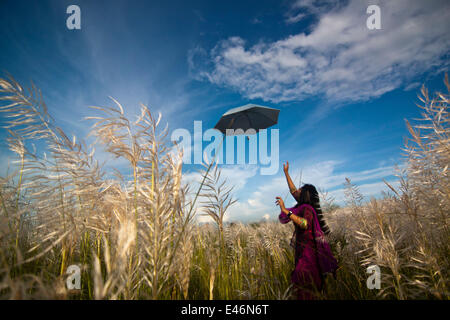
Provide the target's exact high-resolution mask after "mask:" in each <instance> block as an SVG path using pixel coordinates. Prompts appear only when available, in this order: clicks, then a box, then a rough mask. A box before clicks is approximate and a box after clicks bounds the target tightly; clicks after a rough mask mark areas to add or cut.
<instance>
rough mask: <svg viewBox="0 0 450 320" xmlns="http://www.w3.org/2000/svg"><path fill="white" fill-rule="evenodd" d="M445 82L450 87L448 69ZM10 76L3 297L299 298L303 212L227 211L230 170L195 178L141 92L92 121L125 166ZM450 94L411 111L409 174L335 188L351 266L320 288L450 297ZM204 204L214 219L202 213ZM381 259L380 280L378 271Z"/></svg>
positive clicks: (340, 248) (340, 243) (337, 250)
mask: <svg viewBox="0 0 450 320" xmlns="http://www.w3.org/2000/svg"><path fill="white" fill-rule="evenodd" d="M445 84H446V86H447V89H448V90H449V91H450V86H449V83H448V78H447V77H446V79H445ZM0 89H1V96H0V98H1V104H0V111H1V116H2V125H3V126H4V127H6V128H7V130H8V140H7V143H8V146H9V149H10V150H11V151H13V152H14V153H15V155H16V161H15V162H14V163H13V164H11V168H10V170H9V171H8V173H7V174H6V175H5V176H2V177H1V180H0V200H1V208H0V297H1V298H2V299H293V298H294V297H293V290H292V287H291V282H290V274H291V271H292V269H293V268H294V261H293V260H294V252H293V248H292V247H290V245H289V242H290V239H291V236H292V232H293V229H294V228H293V225H292V224H288V225H282V224H280V223H279V222H276V221H267V222H260V223H249V224H242V223H232V224H229V223H224V217H225V216H226V214H227V210H228V209H229V208H230V206H232V205H233V204H234V202H235V200H234V199H235V194H234V193H233V189H232V181H226V180H225V179H223V177H222V176H221V174H220V172H221V171H220V167H218V166H216V165H214V164H210V165H208V166H206V167H205V169H204V170H203V172H202V175H201V177H202V180H201V181H199V183H200V186H201V188H200V189H199V190H197V189H194V188H193V187H192V186H189V185H187V184H185V183H183V179H182V175H183V172H182V161H181V156H182V154H181V152H180V151H179V150H177V148H176V146H174V145H173V144H172V143H171V142H170V141H169V139H168V137H167V133H168V129H167V127H164V125H162V122H163V121H162V120H161V115H159V116H155V115H153V114H152V113H151V112H150V110H149V109H148V108H147V107H145V106H143V105H142V106H141V113H140V115H138V117H137V120H135V121H134V120H130V119H128V118H127V117H126V116H125V113H124V110H123V108H122V106H121V105H120V103H119V102H117V101H115V100H112V102H111V106H109V107H93V108H92V116H91V117H89V119H88V120H90V121H92V122H93V123H95V124H94V125H93V127H92V131H91V132H90V135H91V136H92V137H95V140H96V144H97V145H102V146H103V148H104V150H105V151H106V152H108V153H109V154H110V156H111V158H122V160H123V161H126V163H127V172H123V171H120V172H119V171H118V170H115V171H113V170H111V169H108V170H107V169H105V168H104V166H102V165H100V164H99V163H98V162H97V161H96V160H95V150H94V148H93V147H92V145H86V144H85V143H84V142H83V141H80V140H78V139H76V138H75V137H68V136H67V135H66V134H65V133H64V131H63V130H62V129H61V128H59V127H58V125H57V123H55V121H54V120H53V118H52V117H51V115H50V114H49V113H48V111H47V107H46V105H45V102H44V101H43V99H42V95H41V94H40V91H39V90H38V89H37V88H35V87H33V86H32V87H31V88H30V89H25V88H22V87H21V85H20V84H19V83H17V82H16V81H15V80H14V79H13V78H11V77H9V78H4V79H0ZM448 105H449V92H446V93H433V94H429V93H428V92H427V90H426V89H425V88H423V89H422V91H421V93H420V103H419V105H418V107H419V108H422V118H421V119H420V120H414V119H411V122H406V126H407V128H408V130H409V137H408V139H407V141H405V145H404V146H403V150H404V154H405V156H404V165H403V166H401V170H400V169H399V171H398V181H399V183H398V185H399V187H395V188H394V187H393V186H391V185H389V187H390V190H391V191H390V192H389V193H386V194H385V195H384V196H383V198H380V199H365V198H364V197H363V195H361V193H360V191H359V190H358V187H357V186H356V185H354V184H353V183H352V182H351V177H349V179H347V181H343V182H342V183H343V184H345V185H346V192H345V195H346V200H347V202H346V206H345V207H341V208H337V206H335V205H333V203H332V199H328V198H327V196H326V193H325V194H323V197H322V199H321V204H322V209H323V211H324V216H325V219H326V221H327V223H328V224H329V226H330V229H331V233H330V235H329V239H328V240H329V242H330V245H331V248H332V251H333V253H334V254H335V256H336V258H337V259H338V262H339V269H338V271H337V277H336V278H333V277H332V276H329V277H328V278H327V280H326V282H327V286H326V290H324V291H323V292H318V294H319V296H320V298H321V299H444V300H447V299H448V298H449V296H450V295H449V285H450V283H449V280H448V279H449V270H450V261H449V258H450V241H449V239H450V238H449V235H450V233H449V217H450V215H449V213H450V181H449V175H448V165H449V164H450V140H449V133H450V132H449V121H450V118H449V113H448V111H449V110H448ZM35 146H37V147H35ZM400 147H401V146H399V148H400ZM44 149H45V150H44ZM44 151H45V152H44ZM2 165H3V166H7V164H5V163H2ZM312 183H314V182H312ZM319 187H320V186H319ZM286 188H287V187H286ZM286 190H287V189H286ZM268 196H269V197H272V196H273V197H275V195H268ZM199 214H206V215H209V216H210V217H211V218H212V220H213V223H209V224H198V223H196V222H195V219H194V218H195V216H196V215H199ZM264 214H265V212H262V213H261V216H263V215H264ZM374 264H376V265H378V266H379V267H380V269H381V289H379V290H377V289H372V290H370V289H368V288H367V285H366V280H367V278H368V276H369V275H368V274H367V273H366V268H367V267H368V266H370V265H374ZM71 265H78V266H80V268H81V289H79V290H69V289H68V288H67V285H66V279H67V277H68V274H67V269H68V267H69V266H71Z"/></svg>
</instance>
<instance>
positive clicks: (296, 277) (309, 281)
mask: <svg viewBox="0 0 450 320" xmlns="http://www.w3.org/2000/svg"><path fill="white" fill-rule="evenodd" d="M288 210H290V211H292V214H295V215H296V216H299V217H302V218H304V219H306V220H307V222H308V224H307V228H306V229H301V228H300V227H299V226H297V225H295V224H294V225H295V231H294V235H293V236H292V240H291V246H293V247H294V249H295V269H294V271H292V274H291V281H292V282H293V283H294V286H295V288H296V289H297V297H298V299H302V300H303V299H313V298H314V296H313V294H312V293H313V292H314V291H315V290H321V289H322V288H323V285H324V280H323V277H324V275H325V274H327V273H332V274H335V272H336V269H337V261H336V259H335V258H334V256H333V253H332V252H331V249H330V246H329V244H328V243H327V241H326V239H325V235H324V233H323V232H322V229H321V228H320V224H319V220H318V219H317V213H316V211H315V210H314V208H313V207H312V206H310V205H308V204H303V205H301V206H298V207H293V208H290V209H288ZM279 220H280V222H281V223H288V222H289V221H291V219H290V218H289V217H288V216H287V215H286V214H285V213H284V212H281V213H280V215H279Z"/></svg>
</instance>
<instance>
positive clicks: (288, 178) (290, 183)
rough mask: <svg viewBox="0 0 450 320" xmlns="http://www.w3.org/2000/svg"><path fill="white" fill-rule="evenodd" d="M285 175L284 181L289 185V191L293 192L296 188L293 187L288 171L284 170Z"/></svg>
mask: <svg viewBox="0 0 450 320" xmlns="http://www.w3.org/2000/svg"><path fill="white" fill-rule="evenodd" d="M284 174H285V176H286V181H287V184H288V187H289V191H290V192H291V194H292V193H294V192H295V190H297V188H296V187H295V184H294V182H292V179H291V176H290V175H289V172H287V171H285V172H284Z"/></svg>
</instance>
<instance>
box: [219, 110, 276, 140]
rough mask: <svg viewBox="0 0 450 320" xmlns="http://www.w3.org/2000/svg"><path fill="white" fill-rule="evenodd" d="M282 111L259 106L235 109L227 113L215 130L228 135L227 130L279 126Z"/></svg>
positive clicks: (257, 129)
mask: <svg viewBox="0 0 450 320" xmlns="http://www.w3.org/2000/svg"><path fill="white" fill-rule="evenodd" d="M279 113H280V110H278V109H274V108H268V107H263V106H258V105H256V104H246V105H245V106H242V107H238V108H233V109H230V110H228V111H227V112H225V113H224V114H223V115H222V117H221V118H220V120H219V122H217V124H216V125H215V126H214V129H217V130H219V131H220V132H222V133H223V134H226V130H227V129H233V130H237V129H242V130H243V131H247V129H255V131H256V132H258V131H259V130H261V129H266V128H268V127H271V126H273V125H274V124H277V122H278V114H279Z"/></svg>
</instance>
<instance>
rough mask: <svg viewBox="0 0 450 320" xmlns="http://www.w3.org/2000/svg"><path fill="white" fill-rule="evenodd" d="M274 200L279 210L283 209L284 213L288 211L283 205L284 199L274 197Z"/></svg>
mask: <svg viewBox="0 0 450 320" xmlns="http://www.w3.org/2000/svg"><path fill="white" fill-rule="evenodd" d="M276 199H277V200H276V201H275V203H276V204H277V206H280V209H281V211H283V212H284V213H286V212H289V211H288V210H286V207H285V206H284V201H283V199H281V197H276Z"/></svg>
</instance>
